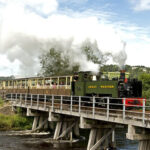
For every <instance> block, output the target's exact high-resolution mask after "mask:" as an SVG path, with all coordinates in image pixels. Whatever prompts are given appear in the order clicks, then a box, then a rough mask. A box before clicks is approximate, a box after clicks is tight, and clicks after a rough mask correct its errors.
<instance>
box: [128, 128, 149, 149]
mask: <svg viewBox="0 0 150 150" xmlns="http://www.w3.org/2000/svg"><path fill="white" fill-rule="evenodd" d="M136 131H137V127H135V126H132V125H129V126H128V133H127V134H126V137H127V138H128V139H130V140H138V141H139V146H138V150H150V130H149V129H145V128H138V133H136Z"/></svg>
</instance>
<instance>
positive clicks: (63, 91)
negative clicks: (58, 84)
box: [58, 89, 66, 95]
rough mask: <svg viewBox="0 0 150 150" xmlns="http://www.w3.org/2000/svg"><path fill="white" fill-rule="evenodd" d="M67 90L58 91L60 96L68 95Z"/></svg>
mask: <svg viewBox="0 0 150 150" xmlns="http://www.w3.org/2000/svg"><path fill="white" fill-rule="evenodd" d="M65 93H66V90H65V89H59V90H58V95H66V94H65Z"/></svg>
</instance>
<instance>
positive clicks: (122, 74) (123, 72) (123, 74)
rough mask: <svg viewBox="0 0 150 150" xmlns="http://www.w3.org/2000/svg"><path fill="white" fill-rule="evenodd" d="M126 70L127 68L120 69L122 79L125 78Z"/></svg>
mask: <svg viewBox="0 0 150 150" xmlns="http://www.w3.org/2000/svg"><path fill="white" fill-rule="evenodd" d="M125 72H126V71H125V70H120V79H121V80H123V81H124V80H125Z"/></svg>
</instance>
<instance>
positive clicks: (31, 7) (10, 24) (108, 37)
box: [0, 0, 126, 76]
mask: <svg viewBox="0 0 150 150" xmlns="http://www.w3.org/2000/svg"><path fill="white" fill-rule="evenodd" d="M58 6H59V4H58V2H57V1H56V0H36V1H35V0H22V1H20V0H5V1H4V0H0V8H1V10H0V14H1V15H0V54H1V55H6V56H7V59H8V60H9V61H10V62H12V63H13V62H16V60H17V62H19V63H18V65H19V66H20V69H19V70H18V72H17V73H18V74H22V75H25V76H33V75H35V74H37V72H38V71H39V69H40V65H39V61H38V57H39V56H40V55H41V54H42V53H43V52H44V51H47V50H49V49H50V48H55V49H56V50H59V51H60V52H61V53H62V55H67V56H68V57H69V59H70V62H71V63H70V65H71V64H74V63H78V64H80V69H81V70H83V71H85V70H91V71H96V70H97V69H98V65H97V64H94V63H93V62H91V61H89V60H88V59H87V57H86V55H85V54H84V53H83V52H82V49H81V47H82V45H83V43H84V42H85V41H86V39H89V41H90V42H89V44H90V43H91V47H93V45H94V44H93V43H94V41H96V43H97V49H98V50H99V57H101V55H100V54H104V53H106V52H107V50H112V55H113V56H114V55H116V54H118V56H119V57H120V55H121V56H122V58H121V57H120V58H121V59H123V62H121V61H122V60H121V59H117V58H118V57H114V58H115V59H114V61H115V62H117V63H120V62H121V65H123V63H124V62H125V59H126V57H124V56H126V55H125V50H123V51H121V52H120V37H118V35H116V33H115V29H114V28H113V27H112V25H111V24H109V23H108V24H107V25H104V23H103V21H104V20H103V19H101V20H99V19H98V18H97V17H95V16H85V14H84V12H83V13H82V14H81V15H78V18H77V17H76V15H75V14H73V15H71V16H68V15H64V14H61V13H59V10H58ZM95 48H96V47H95ZM92 50H93V51H94V49H92ZM100 50H101V51H100ZM114 50H116V51H117V53H116V52H115V53H114ZM15 74H16V72H15Z"/></svg>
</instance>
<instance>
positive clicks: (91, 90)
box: [72, 70, 143, 106]
mask: <svg viewBox="0 0 150 150" xmlns="http://www.w3.org/2000/svg"><path fill="white" fill-rule="evenodd" d="M92 77H93V76H92V74H91V72H79V73H77V74H75V75H74V81H73V82H72V95H76V96H96V97H111V103H119V104H122V103H123V98H125V105H126V106H134V105H136V106H142V105H143V102H142V100H143V99H142V98H141V97H142V82H141V81H138V80H137V79H130V78H126V77H125V71H124V70H121V71H120V77H119V78H113V79H112V80H109V79H107V78H103V77H102V75H98V76H95V79H93V78H92ZM118 98H120V99H121V100H120V99H118Z"/></svg>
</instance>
